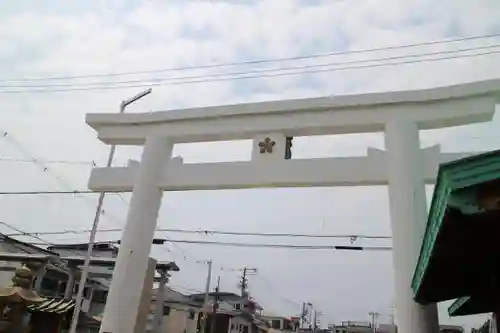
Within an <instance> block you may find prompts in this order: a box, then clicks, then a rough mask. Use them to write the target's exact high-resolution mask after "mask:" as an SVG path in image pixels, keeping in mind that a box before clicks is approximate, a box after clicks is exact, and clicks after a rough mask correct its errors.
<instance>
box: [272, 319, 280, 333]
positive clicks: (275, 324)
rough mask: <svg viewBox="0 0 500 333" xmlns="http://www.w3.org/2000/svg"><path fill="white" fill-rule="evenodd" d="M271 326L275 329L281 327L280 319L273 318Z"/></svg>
mask: <svg viewBox="0 0 500 333" xmlns="http://www.w3.org/2000/svg"><path fill="white" fill-rule="evenodd" d="M271 328H273V329H275V330H279V329H281V320H278V319H275V320H273V321H271Z"/></svg>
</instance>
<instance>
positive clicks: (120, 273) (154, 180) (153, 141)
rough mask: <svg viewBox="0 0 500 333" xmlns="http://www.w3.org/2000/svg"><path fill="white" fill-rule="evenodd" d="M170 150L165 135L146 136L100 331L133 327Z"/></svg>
mask: <svg viewBox="0 0 500 333" xmlns="http://www.w3.org/2000/svg"><path fill="white" fill-rule="evenodd" d="M172 149H173V145H172V144H171V142H169V140H168V139H167V138H165V137H156V136H152V137H148V138H147V139H146V142H145V145H144V151H143V153H142V159H141V164H140V167H139V172H138V175H137V178H136V179H135V185H134V189H133V191H132V200H131V201H130V207H129V210H128V215H127V223H126V225H125V229H124V230H123V234H122V240H121V245H120V251H119V254H118V260H117V263H116V266H115V269H114V270H113V280H112V281H113V282H112V284H111V288H110V289H109V295H108V299H107V302H106V306H105V308H104V313H105V315H104V318H103V320H102V323H101V328H100V332H113V333H132V332H133V330H134V328H135V326H136V319H137V316H138V312H139V306H138V305H139V304H140V303H141V295H142V286H143V284H144V280H145V279H146V275H147V270H148V265H149V262H148V260H147V259H146V260H145V259H144V258H148V257H149V253H150V252H151V240H152V239H153V237H154V233H155V229H156V221H157V218H158V211H159V209H160V206H161V199H162V196H163V190H162V189H160V187H159V186H158V183H159V181H160V179H161V176H162V175H163V171H164V169H165V168H166V166H167V161H169V160H170V158H171V154H172ZM134 333H135V332H134Z"/></svg>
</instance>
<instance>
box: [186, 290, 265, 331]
mask: <svg viewBox="0 0 500 333" xmlns="http://www.w3.org/2000/svg"><path fill="white" fill-rule="evenodd" d="M190 297H191V298H192V299H193V300H196V301H198V302H203V300H204V298H205V294H192V295H191V296H190ZM209 300H210V302H213V300H217V302H218V306H217V311H216V314H213V313H209V314H208V317H207V324H206V326H205V332H209V329H210V326H211V325H212V322H213V320H215V323H216V324H215V327H214V330H210V332H211V333H213V332H214V331H215V333H227V332H229V333H261V332H267V330H268V326H267V323H266V322H265V321H264V320H261V319H260V317H261V314H262V311H263V309H262V307H261V306H260V305H259V304H258V303H257V302H256V301H255V300H253V299H252V298H250V297H248V295H245V296H240V295H237V294H235V293H229V292H212V293H209ZM210 309H212V306H210Z"/></svg>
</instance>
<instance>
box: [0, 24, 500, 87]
mask: <svg viewBox="0 0 500 333" xmlns="http://www.w3.org/2000/svg"><path fill="white" fill-rule="evenodd" d="M495 37H500V33H493V34H485V35H476V36H468V37H460V38H453V39H442V40H435V41H427V42H420V43H412V44H403V45H393V46H385V47H377V48H368V49H358V50H350V51H335V52H327V53H320V54H312V55H303V56H294V57H281V58H268V59H257V60H249V61H240V62H226V63H216V64H205V65H195V66H183V67H171V68H163V69H153V70H143V71H128V72H117V73H98V74H89V75H77V76H56V77H38V78H37V77H34V78H20V79H0V82H2V83H5V82H29V81H45V80H75V79H88V78H99V77H112V76H126V75H138V74H151V73H158V72H173V71H186V70H196V69H209V68H218V67H232V66H244V65H256V64H264V63H272V62H283V61H295V60H304V59H314V58H323V57H331V56H338V55H351V54H359V53H371V52H378V51H390V50H398V49H406V48H412V47H422V46H431V45H440V44H449V43H457V42H466V41H473V40H480V39H488V38H495Z"/></svg>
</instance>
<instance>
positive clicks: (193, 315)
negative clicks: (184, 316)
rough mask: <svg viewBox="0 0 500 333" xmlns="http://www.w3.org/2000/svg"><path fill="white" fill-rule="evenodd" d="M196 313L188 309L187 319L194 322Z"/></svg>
mask: <svg viewBox="0 0 500 333" xmlns="http://www.w3.org/2000/svg"><path fill="white" fill-rule="evenodd" d="M195 315H196V313H195V312H194V310H193V309H189V314H188V319H191V320H194V317H195Z"/></svg>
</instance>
